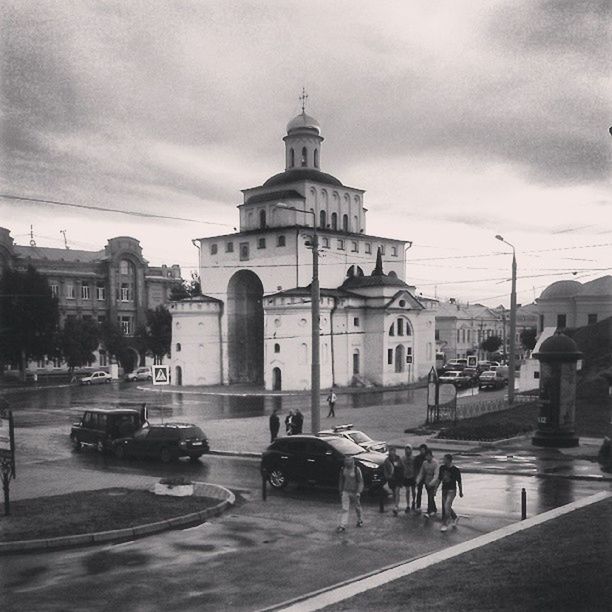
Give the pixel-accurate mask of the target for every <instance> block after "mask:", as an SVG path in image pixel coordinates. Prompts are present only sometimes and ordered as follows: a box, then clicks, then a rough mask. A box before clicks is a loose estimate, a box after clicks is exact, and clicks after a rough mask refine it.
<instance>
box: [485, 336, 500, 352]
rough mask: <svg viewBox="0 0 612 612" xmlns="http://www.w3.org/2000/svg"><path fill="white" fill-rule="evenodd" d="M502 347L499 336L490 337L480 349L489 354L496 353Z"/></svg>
mask: <svg viewBox="0 0 612 612" xmlns="http://www.w3.org/2000/svg"><path fill="white" fill-rule="evenodd" d="M501 345H502V339H501V338H500V337H499V336H489V337H488V338H485V339H484V340H483V341H482V342H481V343H480V348H481V349H482V350H483V351H486V352H487V353H494V352H495V351H496V350H497V349H498V348H499V347H500V346H501Z"/></svg>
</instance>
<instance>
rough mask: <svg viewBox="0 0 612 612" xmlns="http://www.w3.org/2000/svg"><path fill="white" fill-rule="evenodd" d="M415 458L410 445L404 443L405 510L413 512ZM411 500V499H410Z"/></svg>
mask: <svg viewBox="0 0 612 612" xmlns="http://www.w3.org/2000/svg"><path fill="white" fill-rule="evenodd" d="M415 462H416V458H415V457H414V456H413V454H412V446H410V444H406V446H405V448H404V486H405V487H406V510H404V512H405V513H406V514H408V513H409V512H410V510H412V511H413V512H415V511H416V510H415V485H416V471H415ZM411 500H412V501H411Z"/></svg>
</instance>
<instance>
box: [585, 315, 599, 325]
mask: <svg viewBox="0 0 612 612" xmlns="http://www.w3.org/2000/svg"><path fill="white" fill-rule="evenodd" d="M595 323H597V314H590V315H588V320H587V325H595Z"/></svg>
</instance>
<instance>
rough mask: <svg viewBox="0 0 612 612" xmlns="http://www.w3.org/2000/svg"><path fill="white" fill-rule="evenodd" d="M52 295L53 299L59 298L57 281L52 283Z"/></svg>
mask: <svg viewBox="0 0 612 612" xmlns="http://www.w3.org/2000/svg"><path fill="white" fill-rule="evenodd" d="M51 295H52V296H53V297H59V285H58V284H57V281H51Z"/></svg>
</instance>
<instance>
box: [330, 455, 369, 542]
mask: <svg viewBox="0 0 612 612" xmlns="http://www.w3.org/2000/svg"><path fill="white" fill-rule="evenodd" d="M338 489H339V491H340V500H341V503H342V513H341V515H340V525H338V528H337V529H336V531H338V533H341V532H343V531H346V525H347V523H348V519H349V511H350V509H351V503H352V504H353V506H354V508H355V513H356V514H357V527H361V526H362V525H363V518H362V515H361V492H362V491H363V474H362V473H361V470H360V469H359V467H358V466H357V465H355V458H354V457H351V456H350V455H349V456H346V457H344V466H343V467H342V469H341V470H340V477H339V479H338Z"/></svg>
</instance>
